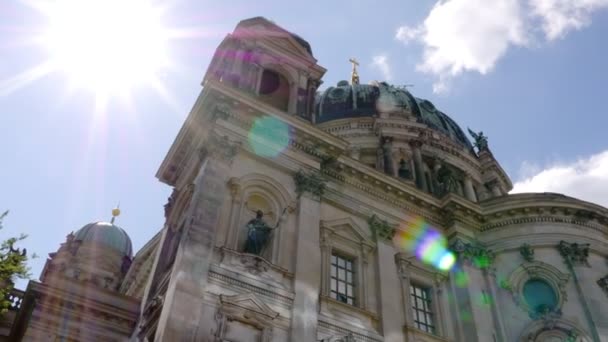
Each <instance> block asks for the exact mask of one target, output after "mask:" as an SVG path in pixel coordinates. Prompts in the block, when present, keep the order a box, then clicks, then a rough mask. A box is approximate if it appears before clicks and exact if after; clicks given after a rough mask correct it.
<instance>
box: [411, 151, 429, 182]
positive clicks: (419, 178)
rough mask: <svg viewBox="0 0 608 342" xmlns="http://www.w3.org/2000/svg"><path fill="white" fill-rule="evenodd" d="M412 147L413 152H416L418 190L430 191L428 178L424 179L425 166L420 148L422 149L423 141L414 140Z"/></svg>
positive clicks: (415, 164) (415, 165)
mask: <svg viewBox="0 0 608 342" xmlns="http://www.w3.org/2000/svg"><path fill="white" fill-rule="evenodd" d="M410 146H411V147H412V151H413V152H414V168H415V171H416V185H417V186H418V188H420V189H422V190H424V191H429V187H428V185H427V184H426V178H425V177H424V164H423V161H422V152H421V151H420V148H421V147H422V141H419V140H412V141H410Z"/></svg>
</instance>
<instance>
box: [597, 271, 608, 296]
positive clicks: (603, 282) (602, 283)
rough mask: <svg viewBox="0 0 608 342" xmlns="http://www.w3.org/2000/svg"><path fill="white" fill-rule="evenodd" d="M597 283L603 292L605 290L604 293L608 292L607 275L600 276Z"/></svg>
mask: <svg viewBox="0 0 608 342" xmlns="http://www.w3.org/2000/svg"><path fill="white" fill-rule="evenodd" d="M597 284H598V285H599V286H600V287H601V288H602V290H604V292H605V293H606V294H608V275H606V276H605V277H603V278H600V279H599V280H598V281H597Z"/></svg>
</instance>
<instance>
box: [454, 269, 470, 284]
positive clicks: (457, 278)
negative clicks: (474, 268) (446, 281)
mask: <svg viewBox="0 0 608 342" xmlns="http://www.w3.org/2000/svg"><path fill="white" fill-rule="evenodd" d="M454 283H455V284H456V286H458V287H460V288H464V287H467V286H468V285H469V275H468V274H467V272H465V271H463V270H457V271H456V272H455V273H454Z"/></svg>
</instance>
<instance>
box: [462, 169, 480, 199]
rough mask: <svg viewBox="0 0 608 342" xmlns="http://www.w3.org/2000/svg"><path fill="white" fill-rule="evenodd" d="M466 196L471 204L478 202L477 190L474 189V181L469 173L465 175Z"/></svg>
mask: <svg viewBox="0 0 608 342" xmlns="http://www.w3.org/2000/svg"><path fill="white" fill-rule="evenodd" d="M464 195H465V197H466V198H467V199H468V200H469V201H471V202H477V196H476V195H475V189H473V179H472V178H471V175H469V174H468V173H467V174H465V175H464Z"/></svg>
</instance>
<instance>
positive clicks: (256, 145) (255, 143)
mask: <svg viewBox="0 0 608 342" xmlns="http://www.w3.org/2000/svg"><path fill="white" fill-rule="evenodd" d="M247 141H248V143H249V146H250V147H251V149H252V150H253V151H254V152H255V154H257V155H259V156H262V157H276V156H277V155H278V154H279V153H281V152H282V151H283V150H285V148H287V145H288V144H289V126H288V125H287V124H286V123H285V122H283V121H281V120H279V119H277V118H275V117H272V116H264V117H261V118H257V119H255V121H254V123H253V126H252V127H251V130H249V134H248V137H247Z"/></svg>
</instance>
